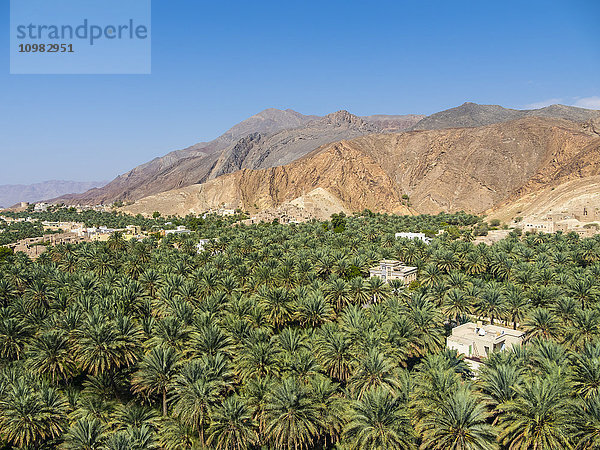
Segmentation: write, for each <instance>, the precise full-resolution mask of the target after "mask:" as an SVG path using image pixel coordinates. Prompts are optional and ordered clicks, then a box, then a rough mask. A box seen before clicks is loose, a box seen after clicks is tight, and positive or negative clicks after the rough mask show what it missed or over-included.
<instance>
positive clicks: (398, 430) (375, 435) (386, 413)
mask: <svg viewBox="0 0 600 450" xmlns="http://www.w3.org/2000/svg"><path fill="white" fill-rule="evenodd" d="M344 438H345V440H346V441H347V442H348V443H349V447H350V448H351V449H357V450H358V449H361V450H362V449H368V450H386V449H390V448H399V449H412V448H416V445H415V437H414V431H413V429H412V427H411V424H410V419H409V416H408V413H407V410H406V406H405V405H404V403H403V402H402V399H401V397H397V396H394V395H393V393H392V392H390V391H389V390H388V389H382V388H378V389H373V390H369V391H367V392H365V395H364V396H363V398H362V399H360V400H355V401H352V402H351V404H350V409H349V411H348V423H347V424H346V426H345V427H344Z"/></svg>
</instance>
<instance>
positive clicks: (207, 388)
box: [172, 360, 220, 445]
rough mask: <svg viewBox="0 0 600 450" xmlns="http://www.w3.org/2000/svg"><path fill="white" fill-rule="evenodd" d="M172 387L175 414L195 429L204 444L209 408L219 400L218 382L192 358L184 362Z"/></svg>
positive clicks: (203, 366) (200, 363) (201, 364)
mask: <svg viewBox="0 0 600 450" xmlns="http://www.w3.org/2000/svg"><path fill="white" fill-rule="evenodd" d="M172 389H173V399H174V405H173V412H174V414H175V416H177V417H178V418H179V420H180V421H181V423H183V424H184V425H187V426H189V427H191V428H192V429H194V430H196V431H197V432H198V433H199V434H200V443H201V444H202V445H204V426H205V423H206V419H207V416H208V411H209V409H210V408H211V407H212V406H213V405H215V404H216V403H217V401H218V400H219V391H220V386H219V384H218V383H217V382H216V380H214V379H211V377H210V373H208V371H207V370H206V366H205V364H203V363H202V361H198V360H192V361H190V362H188V363H186V364H184V365H183V366H182V368H181V370H180V373H179V374H178V375H177V376H176V377H175V378H174V379H173V381H172Z"/></svg>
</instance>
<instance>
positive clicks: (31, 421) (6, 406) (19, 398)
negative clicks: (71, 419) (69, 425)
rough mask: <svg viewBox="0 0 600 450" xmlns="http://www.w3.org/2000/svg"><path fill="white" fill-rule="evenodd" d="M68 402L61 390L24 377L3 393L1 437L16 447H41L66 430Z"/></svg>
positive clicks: (0, 402) (0, 409)
mask: <svg viewBox="0 0 600 450" xmlns="http://www.w3.org/2000/svg"><path fill="white" fill-rule="evenodd" d="M66 412H67V402H66V400H65V399H64V397H63V396H62V395H61V394H60V393H59V392H58V390H57V389H55V388H52V387H49V386H47V385H43V384H42V385H36V384H35V383H34V381H33V380H26V379H25V378H23V377H20V378H18V379H16V380H15V381H14V382H12V383H10V384H9V385H8V386H6V387H5V392H4V393H3V395H2V396H0V437H1V438H2V439H3V440H4V441H6V442H9V443H11V444H13V445H15V446H18V447H27V446H34V447H35V446H40V445H41V444H42V443H43V442H44V441H46V440H49V439H53V438H58V437H60V436H61V434H62V433H63V432H64V429H65V423H66Z"/></svg>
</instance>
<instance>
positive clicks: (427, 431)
mask: <svg viewBox="0 0 600 450" xmlns="http://www.w3.org/2000/svg"><path fill="white" fill-rule="evenodd" d="M488 417H489V414H488V412H487V410H486V408H485V406H484V404H483V403H482V402H481V401H480V399H478V398H477V397H476V396H475V395H474V394H473V392H471V390H470V389H469V388H468V387H467V386H465V385H463V386H461V388H460V389H458V390H457V391H455V392H452V393H450V395H449V396H448V397H446V398H445V399H444V401H442V402H441V404H440V405H439V406H438V407H437V408H436V409H435V410H434V411H433V412H432V413H431V414H429V415H427V416H426V417H425V418H423V420H421V421H420V422H419V424H418V425H417V431H418V432H419V433H420V434H421V436H422V444H421V448H423V449H432V450H446V449H448V450H488V449H489V450H491V449H495V448H497V444H496V432H495V430H494V427H493V426H491V425H490V424H489V423H487V420H488Z"/></svg>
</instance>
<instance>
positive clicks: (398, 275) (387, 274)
mask: <svg viewBox="0 0 600 450" xmlns="http://www.w3.org/2000/svg"><path fill="white" fill-rule="evenodd" d="M369 275H370V277H371V278H373V277H379V278H381V279H382V280H383V281H385V282H386V283H387V282H388V281H390V280H402V281H404V284H409V283H411V282H412V281H415V280H416V279H417V268H416V267H411V266H405V265H404V263H403V262H402V261H397V260H395V259H382V260H381V261H379V265H378V266H376V267H371V268H370V269H369Z"/></svg>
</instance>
